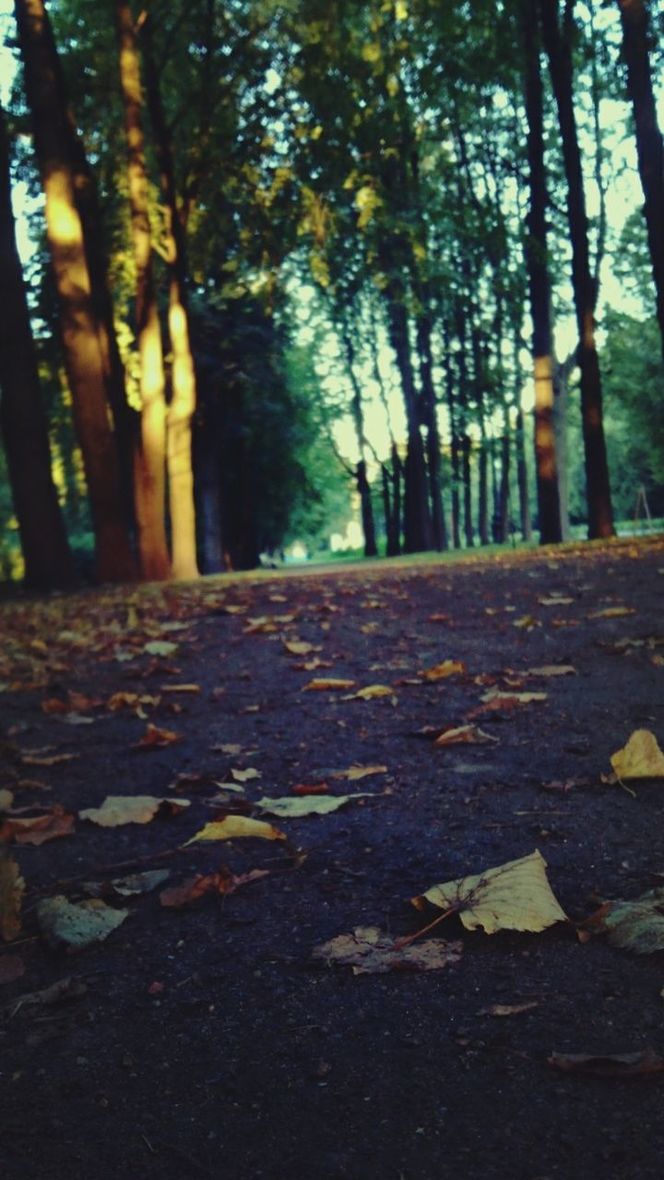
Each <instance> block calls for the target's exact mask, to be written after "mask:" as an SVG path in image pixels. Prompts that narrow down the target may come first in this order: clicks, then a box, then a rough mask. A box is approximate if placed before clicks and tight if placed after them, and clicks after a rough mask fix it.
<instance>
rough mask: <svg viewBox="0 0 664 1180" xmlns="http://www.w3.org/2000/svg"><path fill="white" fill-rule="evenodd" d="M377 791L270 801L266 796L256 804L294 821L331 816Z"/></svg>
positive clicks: (280, 798)
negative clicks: (333, 812) (310, 816)
mask: <svg viewBox="0 0 664 1180" xmlns="http://www.w3.org/2000/svg"><path fill="white" fill-rule="evenodd" d="M374 795H375V791H358V792H357V794H355V795H310V796H306V795H304V796H299V797H297V798H294V799H293V798H290V797H289V796H288V795H285V796H280V797H279V798H276V799H270V798H268V797H267V795H264V796H263V798H262V799H258V800H257V802H256V806H257V807H261V808H262V809H263V811H269V812H270V813H271V815H278V816H280V817H281V818H282V819H286V818H288V819H294V818H297V817H298V816H302V815H329V814H330V812H332V811H338V810H339V808H340V807H345V805H346V803H350V802H351V801H352V800H353V799H364V798H367V797H368V796H374Z"/></svg>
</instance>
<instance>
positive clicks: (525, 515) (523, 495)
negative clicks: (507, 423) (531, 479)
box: [516, 406, 533, 544]
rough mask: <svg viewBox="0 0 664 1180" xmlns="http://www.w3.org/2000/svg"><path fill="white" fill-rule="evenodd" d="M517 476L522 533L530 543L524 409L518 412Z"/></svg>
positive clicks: (530, 523)
mask: <svg viewBox="0 0 664 1180" xmlns="http://www.w3.org/2000/svg"><path fill="white" fill-rule="evenodd" d="M516 477H517V484H518V487H519V519H520V521H521V535H522V537H523V539H524V541H526V543H528V544H529V543H530V542H531V541H532V539H533V525H532V521H531V518H530V497H529V495H528V467H527V466H526V432H525V430H524V424H523V410H522V409H521V406H519V408H518V410H517V412H516Z"/></svg>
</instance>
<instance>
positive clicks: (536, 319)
mask: <svg viewBox="0 0 664 1180" xmlns="http://www.w3.org/2000/svg"><path fill="white" fill-rule="evenodd" d="M521 20H522V28H523V41H524V64H525V104H526V118H527V121H528V166H529V184H530V208H529V211H528V217H527V221H526V237H525V255H526V266H527V269H528V280H529V286H530V307H531V315H532V321H533V343H532V352H533V362H534V369H535V471H536V478H537V504H538V516H539V530H540V541H541V542H542V544H549V543H551V542H555V541H560V540H562V529H561V523H560V501H559V498H558V471H557V463H556V444H555V434H554V426H553V403H554V394H553V372H554V356H553V331H552V325H551V284H550V279H549V267H548V251H547V229H546V215H547V205H548V194H547V186H546V173H545V167H544V117H543V98H542V78H541V74H540V64H539V38H538V31H537V15H536V11H535V10H534V8H533V5H532V3H531V0H523V2H522V5H521Z"/></svg>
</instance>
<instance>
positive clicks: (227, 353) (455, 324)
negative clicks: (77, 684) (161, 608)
mask: <svg viewBox="0 0 664 1180" xmlns="http://www.w3.org/2000/svg"><path fill="white" fill-rule="evenodd" d="M14 9H15V11H14V16H15V27H14V29H13V30H12V33H11V34H10V37H9V43H10V45H11V46H12V48H13V50H14V52H15V54H16V58H17V63H18V73H17V79H16V82H15V85H14V89H13V93H12V95H11V98H10V101H9V103H8V104H7V110H6V111H0V285H1V286H2V289H3V291H4V293H5V299H4V308H3V315H2V317H0V388H1V391H2V397H1V400H0V424H1V427H2V437H3V441H4V453H5V465H6V481H7V483H8V485H9V487H10V489H11V496H12V505H13V510H14V512H15V516H16V519H17V521H18V528H19V532H20V540H21V548H22V553H23V559H24V569H25V580H26V582H27V583H28V584H29V585H32V586H35V587H43V588H47V587H52V586H62V585H67V584H70V583H71V582H72V580H73V579H74V578H75V576H76V569H75V561H74V557H73V556H72V544H71V540H72V532H75V531H76V529H80V528H82V529H86V528H87V529H89V530H90V531H91V533H92V535H93V538H94V555H95V556H94V561H95V575H96V577H97V578H98V579H100V580H103V581H125V580H131V579H133V578H135V577H140V578H143V579H150V580H154V579H157V580H159V579H165V578H169V577H175V578H191V577H195V576H196V575H197V574H198V572H199V570H201V571H203V572H212V571H215V570H218V569H222V568H227V567H228V566H235V567H238V566H240V567H242V566H251V565H253V564H256V562H257V561H258V557H259V554H260V552H261V551H263V550H271V549H276V548H278V547H279V546H280V545H282V543H283V541H284V538H285V537H286V536H288V535H289V532H290V535H293V530H294V529H295V528H297V527H301V528H303V529H305V530H306V529H310V530H312V531H314V532H315V531H316V529H318V530H320V529H321V528H322V526H323V524H324V522H325V520H326V519H329V517H330V513H331V512H333V511H334V510H335V508H338V507H339V505H340V504H341V503H342V502H343V500H344V494H343V491H342V488H343V484H344V480H346V481H347V483H348V484H350V485H352V487H353V489H354V491H355V494H356V496H357V498H358V501H359V505H360V514H361V521H362V527H363V533H364V541H365V552H366V554H367V555H373V554H376V553H377V552H378V551H379V547H382V546H384V549H385V551H386V552H387V553H388V554H394V553H398V552H401V551H403V552H417V551H421V550H426V549H439V550H442V549H445V548H447V547H449V546H456V547H459V546H462V545H472V544H474V543H475V542H476V541H479V543H481V544H486V543H488V542H489V541H491V540H494V541H497V542H505V541H507V540H509V538H510V536H511V533H512V531H513V529H514V528H515V527H518V529H519V531H520V533H521V534H522V535H523V537H524V538H526V539H530V538H531V536H532V533H533V521H532V511H533V506H534V510H535V523H536V526H537V530H538V533H539V538H540V540H541V541H542V542H556V541H560V540H562V539H564V538H565V537H566V535H567V534H568V528H569V516H570V470H571V468H572V463H571V461H570V455H569V448H566V446H565V440H566V435H567V431H568V429H572V427H571V426H570V425H569V422H570V421H571V422H573V420H574V416H575V415H576V417H577V418H578V420H579V422H578V430H579V441H580V443H581V446H582V455H583V460H582V464H581V465H580V466H581V468H582V474H583V480H584V486H585V505H584V508H583V513H584V515H585V518H586V520H587V527H588V534H589V536H590V537H591V538H593V537H608V536H611V535H612V533H613V531H614V507H613V503H612V483H613V487H614V488H615V487H616V486H617V483H616V473H615V471H614V470H611V471H610V453H611V442H610V445H609V447H608V449H607V441H606V424H605V410H604V406H605V401H606V389H607V388H608V391H609V397H610V399H613V400H612V401H611V404H612V405H614V404H615V406H616V407H617V411H616V417H617V419H618V418H619V419H620V421H621V422H623V423H624V427H623V433H622V435H621V438H620V446H621V447H622V452H623V455H624V461H625V462H629V461H630V458H631V456H632V454H636V453H637V452H638V458H637V460H636V462H637V466H638V471H637V472H636V473H635V477H634V479H633V481H632V483H633V484H637V485H638V484H641V483H643V484H645V483H646V482H649V486H652V487H653V488H654V489H655V492H656V491H657V489H658V488H660V487H662V486H664V478H662V474H663V473H662V466H663V465H664V462H663V461H662V460H661V458H660V457H659V454H658V440H659V439H660V436H661V435H662V434H664V430H662V408H661V406H662V401H661V392H660V394H659V396H657V387H658V386H659V389H660V391H661V381H662V373H663V370H662V367H661V361H660V360H659V358H658V357H657V356H653V354H652V347H657V346H656V345H654V346H651V350H650V353H649V354H648V355H644V356H642V357H641V358H640V367H639V365H635V364H634V362H633V360H632V361H629V360H628V357H627V352H626V349H625V347H621V343H620V341H621V338H625V339H627V337H628V335H629V332H630V331H631V332H633V331H634V326H633V325H634V323H635V321H634V320H633V319H632V320H630V317H626V318H625V316H624V315H623V314H622V313H621V312H620V310H616V311H614V312H610V313H607V314H606V315H604V317H603V320H604V323H603V324H602V325H601V327H602V330H601V331H600V334H599V338H600V339H606V344H605V353H606V357H608V360H607V359H606V357H603V356H602V355H601V353H602V351H603V350H601V349H600V348H599V346H598V306H599V300H600V294H601V287H602V273H603V269H604V270H606V268H607V264H610V265H611V267H612V269H613V270H614V272H615V273H616V274H619V273H620V265H621V261H622V262H623V263H624V261H625V259H626V258H628V259H631V260H632V261H633V260H635V259H637V258H638V266H637V265H634V266H631V265H629V266H628V269H629V270H630V274H631V276H632V278H633V277H634V275H638V276H639V277H640V281H641V287H642V291H641V295H642V303H641V306H642V308H643V321H644V324H645V328H644V329H643V330H644V331H646V330H647V331H648V332H650V331H651V328H650V325H652V326H653V328H654V330H655V331H657V330H658V331H659V335H660V345H661V348H660V352H661V354H662V355H663V356H664V153H663V149H662V135H661V131H660V128H659V125H658V119H657V108H656V100H655V94H656V77H657V70H658V69H659V66H660V56H659V48H658V43H657V33H658V31H659V23H660V21H661V15H660V14H659V13H658V9H657V6H656V5H649V4H648V3H647V2H646V0H616V3H613V2H612V3H611V4H607V3H601V4H600V3H596V2H595V0H587V2H584V3H581V2H580V0H577V2H574V0H562V2H560V0H501V2H499V3H496V2H494V0H491V2H489V0H467V2H465V3H461V4H457V5H442V6H441V5H439V4H435V3H433V0H371V2H370V3H360V2H359V0H332V2H327V0H326V2H325V3H324V2H323V0H284V2H282V3H276V2H274V0H259V2H257V3H248V2H247V0H231V3H225V4H223V5H221V4H220V3H218V2H217V0H193V2H191V3H182V4H181V5H176V6H174V5H171V4H165V3H148V4H146V5H144V6H142V7H141V8H139V7H138V6H135V7H134V6H133V5H132V3H130V0H114V3H113V4H112V5H111V6H109V8H108V10H106V9H104V10H103V12H102V11H100V9H99V7H98V6H97V5H94V4H93V3H92V0H59V2H58V3H57V4H52V5H51V6H50V8H49V9H48V10H47V8H46V6H45V4H44V3H43V0H15V5H14ZM618 100H623V102H625V101H628V102H629V108H627V107H625V108H623V109H625V110H627V109H628V110H629V118H628V119H627V121H626V125H625V127H624V129H623V132H622V134H623V137H624V138H626V139H628V138H632V137H633V139H634V143H635V147H636V160H637V164H638V173H639V179H640V186H641V196H640V198H639V203H640V204H641V206H642V207H640V208H638V209H637V210H635V213H634V215H633V217H631V218H630V219H629V220H628V222H627V224H626V226H625V228H624V230H623V231H622V236H621V238H620V240H619V241H616V240H615V232H614V231H613V229H612V224H611V217H610V202H611V195H612V186H613V185H614V184H615V183H616V181H617V174H616V170H615V166H614V164H613V162H612V159H611V154H612V151H613V146H611V145H613V144H615V142H616V135H617V131H616V130H615V129H614V130H613V131H612V133H611V134H612V135H613V139H612V140H611V145H609V142H608V139H607V136H608V134H609V133H608V132H607V128H606V119H605V118H604V117H603V115H604V112H605V110H606V109H607V106H608V104H610V103H611V102H613V103H615V102H616V101H618ZM17 184H21V186H22V190H21V191H23V192H25V193H27V194H29V196H30V197H32V198H38V197H39V199H38V200H34V201H32V202H31V205H32V209H33V211H32V213H31V214H30V217H31V221H32V229H33V238H34V243H35V244H34V252H33V257H32V260H31V262H30V264H29V265H28V266H27V268H26V266H24V265H23V264H22V263H21V260H20V257H19V253H18V248H17V243H16V227H15V224H14V215H13V212H12V188H13V186H15V185H17ZM589 210H590V211H589ZM612 235H613V239H614V240H612ZM570 310H571V311H572V312H573V317H574V323H575V326H576V328H575V331H576V338H575V341H574V344H573V347H572V348H571V349H570V351H569V354H568V355H567V356H566V357H558V356H556V350H555V339H556V334H555V329H556V322H557V320H558V321H559V320H560V319H561V318H562V317H563V316H564V315H565V314H566V313H567V312H568V311H570ZM612 317H613V318H612ZM303 321H307V324H306V331H305V332H304V334H303V332H302V328H301V325H302V323H303ZM638 323H639V321H638V320H637V321H636V330H637V333H638ZM607 333H608V335H607ZM529 339H530V347H529V353H530V359H529V361H526V355H525V348H524V346H525V344H526V342H527V341H528V340H529ZM649 339H653V337H652V336H650V337H649ZM326 358H327V359H326ZM648 366H649V367H648ZM653 382H654V393H653ZM528 385H530V387H531V389H532V390H533V398H534V409H533V414H532V418H533V429H532V430H531V429H530V426H529V424H528V421H527V416H526V415H524V410H523V406H522V401H523V391H524V387H526V386H528ZM397 400H398V402H399V407H400V408H399V415H398V416H399V421H398V422H397V421H396V420H395V417H396V414H395V404H396V402H397ZM574 403H576V405H575V404H574ZM371 407H373V410H374V417H375V412H379V413H380V415H381V416H382V422H383V431H382V442H381V443H380V444H379V443H378V442H377V440H376V437H375V436H374V428H373V425H372V415H371V414H370V413H369V410H370V408H371ZM340 416H341V417H343V419H344V420H346V421H347V422H348V423H349V424H350V426H351V430H352V437H353V444H352V447H351V450H352V451H353V455H354V457H353V458H351V459H349V458H348V455H347V453H344V452H343V451H342V449H340V447H339V445H338V442H337V441H336V438H337V435H336V431H337V425H338V419H339V417H340ZM632 436H636V437H638V438H639V439H641V438H642V439H643V441H642V442H640V443H639V446H638V447H637V449H636V452H634V451H633V437H632ZM630 447H632V450H630ZM572 449H574V448H572ZM614 450H616V447H614ZM617 453H618V454H620V450H619V449H618V451H617ZM572 458H574V456H572ZM622 462H623V460H622V459H621V460H620V467H621V470H622ZM577 466H578V464H577ZM617 466H619V464H614V467H617ZM0 476H1V472H0ZM533 477H534V485H535V486H534V497H533V494H532V493H531V491H530V488H529V482H530V481H531V480H532V479H533ZM618 482H619V481H618ZM626 494H628V493H626ZM0 508H1V500H0ZM514 517H517V518H518V519H517V520H516V522H515V520H514ZM74 547H75V546H74Z"/></svg>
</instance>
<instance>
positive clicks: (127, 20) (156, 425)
mask: <svg viewBox="0 0 664 1180" xmlns="http://www.w3.org/2000/svg"><path fill="white" fill-rule="evenodd" d="M115 16H116V24H117V31H118V42H119V48H120V87H121V91H122V102H123V109H124V120H125V134H126V143H127V169H128V180H129V204H130V210H131V229H132V239H133V247H134V260H135V267H136V337H137V343H138V355H139V366H140V389H141V428H140V442H139V445H138V447H137V450H136V466H135V496H136V523H137V526H138V548H139V555H140V563H141V575H142V577H143V578H146V579H150V580H155V581H156V580H161V579H164V578H168V577H169V576H170V572H171V565H170V559H169V555H168V544H167V541H166V523H165V522H166V467H165V462H166V393H165V390H166V381H165V375H164V359H163V351H162V343H161V325H160V323H159V311H158V308H157V301H156V298H155V292H154V283H153V275H152V241H151V235H150V215H149V209H148V180H147V173H146V167H145V144H144V138H143V128H142V124H141V114H142V93H141V79H140V68H139V58H138V50H137V44H136V33H135V29H134V21H133V17H132V13H131V8H130V5H129V4H128V3H126V2H125V0H116V5H115Z"/></svg>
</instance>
